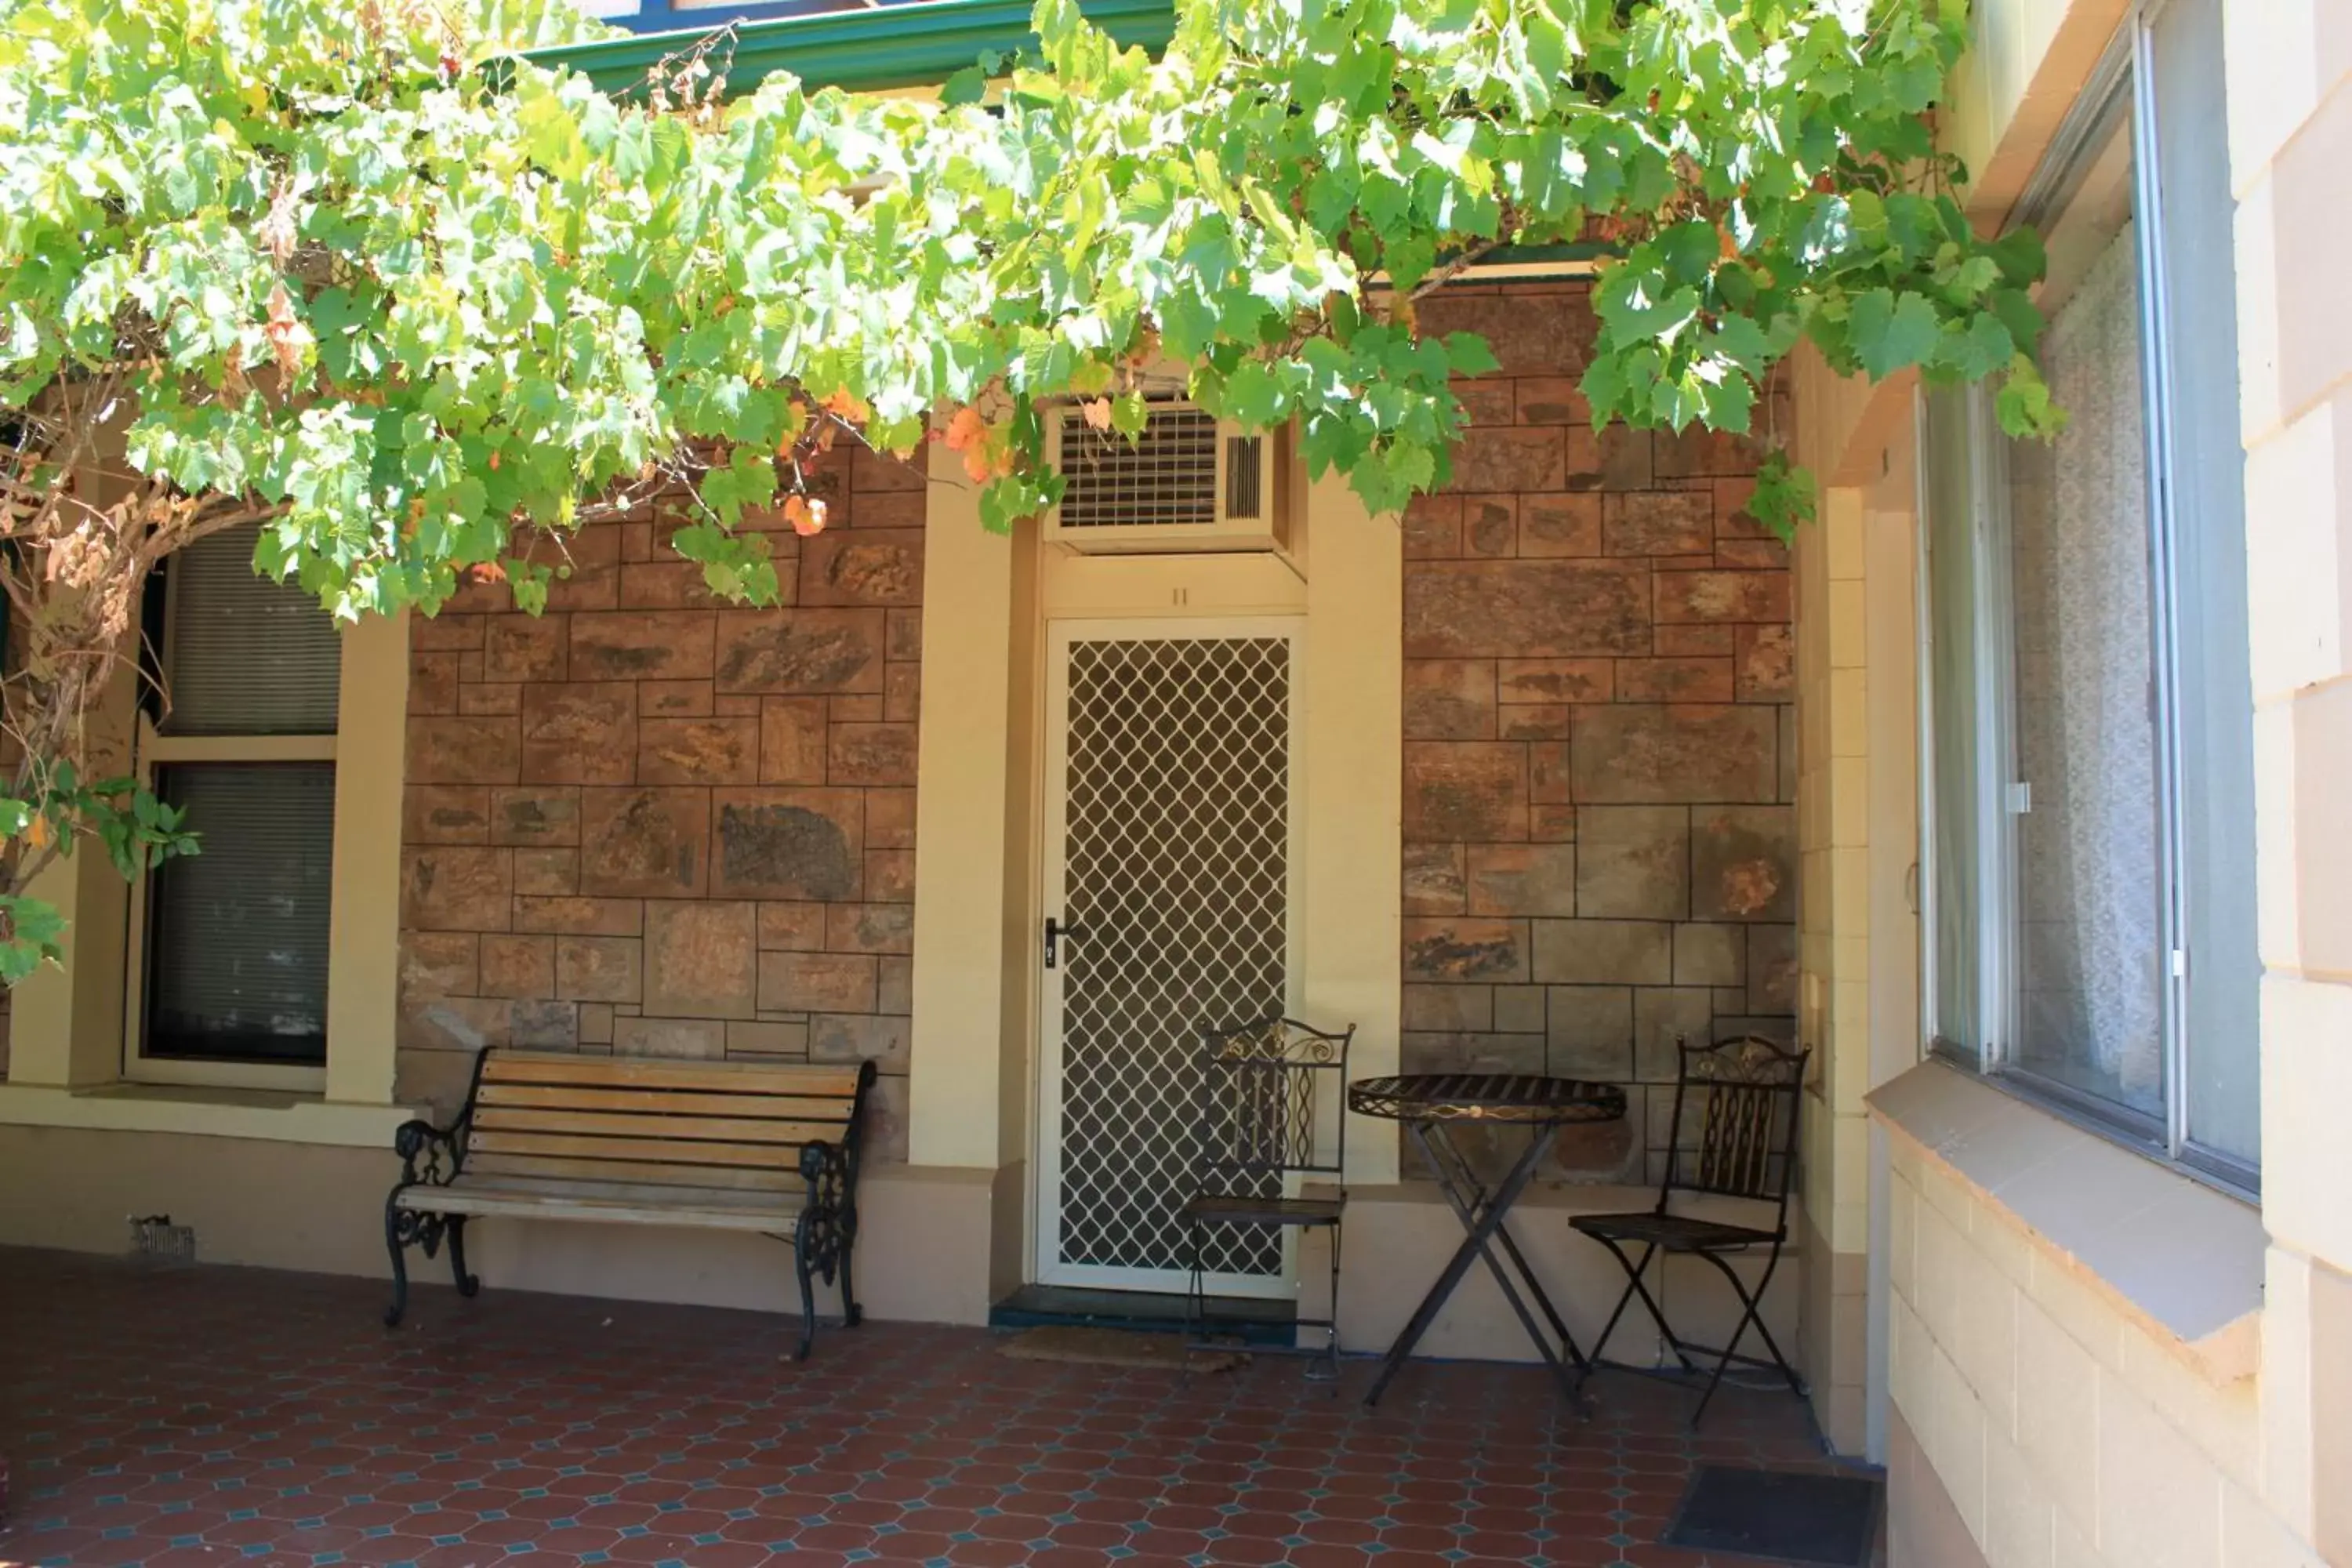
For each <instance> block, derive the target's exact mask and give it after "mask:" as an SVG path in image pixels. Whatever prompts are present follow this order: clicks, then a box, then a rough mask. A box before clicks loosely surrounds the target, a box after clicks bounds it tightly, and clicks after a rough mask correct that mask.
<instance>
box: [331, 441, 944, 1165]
mask: <svg viewBox="0 0 2352 1568" xmlns="http://www.w3.org/2000/svg"><path fill="white" fill-rule="evenodd" d="M838 458H839V460H837V461H832V462H830V463H829V465H828V466H827V467H826V468H825V469H824V471H823V472H822V473H820V474H819V475H818V476H817V477H816V482H817V485H818V488H819V489H820V491H821V493H824V494H825V495H826V496H827V498H828V499H829V500H830V501H831V511H830V521H831V526H830V527H829V528H828V529H827V531H825V532H824V533H823V534H820V535H818V536H816V537H815V538H813V539H809V540H805V541H803V540H799V539H796V538H795V537H794V536H793V533H792V532H791V531H789V530H788V529H786V528H784V527H783V525H782V521H781V520H780V519H763V520H761V526H764V527H767V528H769V529H770V530H771V531H770V535H769V536H770V539H771V541H772V544H773V546H774V552H775V556H776V559H777V562H778V566H779V572H780V575H781V576H782V580H783V591H784V598H785V606H784V607H782V608H775V609H764V610H754V609H744V608H740V607H738V606H735V605H729V604H726V603H724V602H722V601H719V600H717V599H715V598H713V597H712V596H711V595H709V593H708V592H707V591H706V590H705V589H704V587H703V585H702V569H701V568H700V567H699V566H697V565H695V564H693V563H690V562H687V561H683V560H681V559H679V558H678V556H677V554H676V553H675V552H673V551H672V550H671V549H670V547H669V544H668V541H667V534H668V532H669V531H670V530H671V528H672V527H673V526H674V523H673V521H667V520H665V519H664V518H663V517H661V516H658V515H656V513H653V512H650V511H649V512H647V513H646V514H645V515H644V516H642V517H640V518H638V519H636V520H635V521H625V522H621V523H617V524H610V525H599V526H596V527H593V528H590V529H588V530H585V531H583V532H582V533H581V534H580V535H579V536H578V537H577V538H576V539H574V540H573V541H572V543H571V550H572V557H573V560H574V563H575V569H574V571H573V574H572V576H571V578H570V579H569V580H568V581H562V582H559V583H558V584H556V585H555V587H554V589H553V592H552V594H551V601H550V605H549V608H548V611H547V613H546V614H545V615H543V616H538V617H532V616H526V615H522V614H520V613H518V612H516V611H514V610H512V609H511V608H500V607H499V601H500V600H502V599H503V598H504V591H503V589H497V588H494V587H490V586H484V587H481V588H478V589H477V588H468V589H467V592H466V594H465V595H461V596H460V598H459V599H458V600H457V601H456V602H453V603H452V604H451V605H449V606H448V607H447V608H446V609H445V610H444V611H443V612H442V614H441V615H439V616H436V617H435V618H433V619H430V620H426V619H422V618H419V619H417V620H415V622H413V623H412V624H413V628H414V629H413V632H412V637H411V659H412V663H413V668H412V671H411V678H410V687H409V712H408V717H407V724H408V762H407V781H406V789H405V800H404V807H405V810H404V818H405V819H404V823H403V826H402V835H401V837H402V873H403V879H402V889H401V925H402V934H401V1004H400V1026H399V1029H400V1034H399V1047H400V1056H399V1063H400V1083H399V1093H400V1095H401V1097H402V1098H403V1099H404V1100H409V1101H411V1102H417V1101H429V1102H431V1103H432V1104H434V1105H435V1106H436V1108H438V1109H440V1110H444V1111H447V1110H451V1109H454V1107H455V1106H456V1105H457V1103H458V1102H459V1101H460V1100H462V1099H463V1096H464V1092H465V1086H466V1081H467V1074H468V1072H469V1071H470V1068H471V1063H472V1058H473V1054H474V1053H475V1052H476V1051H477V1050H478V1049H479V1048H480V1047H483V1046H486V1045H507V1044H512V1045H516V1046H528V1047H532V1048H535V1049H549V1050H577V1051H583V1052H594V1053H606V1052H610V1053H614V1054H619V1055H632V1054H635V1055H650V1056H666V1057H701V1058H782V1059H814V1060H819V1061H841V1060H848V1059H852V1058H860V1057H871V1058H875V1059H876V1060H877V1062H879V1064H880V1066H881V1068H882V1071H883V1073H884V1075H885V1077H884V1078H883V1080H882V1084H881V1092H880V1095H879V1099H878V1106H877V1110H878V1115H877V1122H876V1125H875V1126H874V1128H873V1129H872V1132H871V1137H872V1140H873V1142H872V1143H871V1144H870V1145H869V1146H870V1147H871V1148H873V1149H874V1151H875V1152H877V1155H879V1156H880V1157H884V1158H904V1154H905V1110H906V1092H905V1091H906V1077H905V1075H906V1071H907V1058H908V1005H909V1004H908V994H909V984H910V974H909V966H910V963H911V962H912V961H911V958H910V956H909V954H910V952H911V951H912V941H913V927H914V902H913V900H914V896H915V895H914V888H915V837H914V835H915V745H916V742H915V735H916V711H917V704H918V701H919V678H920V657H921V634H922V619H921V610H920V606H921V603H922V584H923V532H922V528H923V512H924V500H923V480H922V479H921V477H920V475H919V474H918V473H916V472H915V471H913V470H911V469H908V468H903V467H900V466H898V465H896V464H891V463H887V462H883V461H880V460H877V459H875V458H872V457H871V455H869V454H865V453H859V454H857V455H856V458H855V460H852V459H851V458H849V456H848V455H847V454H840V455H838ZM352 717H354V716H348V715H347V716H346V721H347V722H348V721H351V719H352Z"/></svg>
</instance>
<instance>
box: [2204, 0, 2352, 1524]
mask: <svg viewBox="0 0 2352 1568" xmlns="http://www.w3.org/2000/svg"><path fill="white" fill-rule="evenodd" d="M2222 16H2223V31H2224V36H2223V59H2224V64H2225V67H2226V68H2227V71H2228V92H2229V119H2230V124H2229V139H2230V164H2231V185H2232V188H2233V190H2234V191H2235V193H2236V195H2237V197H2238V203H2239V205H2238V215H2237V235H2236V238H2237V246H2236V260H2237V285H2238V342H2239V384H2240V395H2241V398H2242V405H2241V410H2240V413H2241V418H2240V428H2241V434H2242V438H2243V440H2244V443H2245V450H2246V519H2247V536H2246V542H2247V563H2246V565H2247V578H2248V583H2249V585H2250V592H2251V595H2252V612H2253V613H2252V627H2253V639H2252V662H2253V687H2254V788H2255V797H2256V833H2257V839H2256V875H2257V879H2258V900H2259V908H2260V929H2261V942H2262V956H2263V967H2264V977H2263V1009H2262V1037H2263V1223H2264V1225H2265V1226H2267V1227H2268V1228H2269V1232H2270V1237H2271V1242H2272V1247H2271V1252H2270V1260H2269V1269H2268V1286H2267V1295H2266V1301H2267V1305H2266V1307H2265V1310H2264V1314H2263V1316H2264V1320H2265V1321H2264V1325H2263V1356H2264V1363H2263V1378H2262V1437H2263V1443H2262V1456H2263V1472H2262V1477H2261V1479H2262V1481H2263V1488H2262V1490H2263V1494H2264V1497H2265V1500H2266V1501H2267V1502H2268V1503H2269V1504H2270V1505H2271V1506H2272V1507H2273V1509H2274V1510H2276V1513H2277V1516H2278V1518H2279V1520H2280V1521H2282V1523H2283V1524H2284V1526H2285V1528H2286V1529H2287V1530H2289V1531H2292V1532H2293V1533H2294V1535H2296V1536H2298V1537H2301V1538H2303V1539H2305V1540H2307V1541H2308V1542H2310V1543H2311V1544H2312V1545H2313V1546H2314V1547H2315V1548H2316V1550H2317V1552H2318V1554H2319V1555H2320V1556H2321V1557H2322V1558H2324V1559H2326V1561H2328V1562H2330V1563H2336V1564H2339V1565H2340V1564H2344V1563H2352V1202H2347V1193H2352V1140H2347V1138H2346V1137H2345V1136H2344V1130H2343V1126H2342V1120H2343V1119H2342V1110H2343V1108H2344V1107H2345V1106H2346V1105H2347V1104H2352V1048H2348V1047H2347V1042H2352V832H2347V827H2346V824H2345V817H2344V807H2343V803H2344V792H2345V785H2344V780H2345V779H2346V778H2347V776H2352V773H2347V768H2352V647H2347V637H2346V627H2347V625H2352V313H2347V310H2345V307H2344V299H2343V284H2344V257H2345V255H2346V254H2347V249H2352V222H2347V210H2352V209H2347V204H2346V202H2345V199H2344V196H2345V191H2346V177H2347V176H2346V170H2347V168H2352V15H2347V8H2346V7H2345V5H2343V4H2342V0H2263V4H2260V5H2254V4H2248V3H2246V0H2232V3H2231V4H2229V5H2225V6H2224V9H2223V14H2222Z"/></svg>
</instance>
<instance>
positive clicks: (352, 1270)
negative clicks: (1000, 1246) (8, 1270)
mask: <svg viewBox="0 0 2352 1568" xmlns="http://www.w3.org/2000/svg"><path fill="white" fill-rule="evenodd" d="M399 1176H400V1163H399V1162H398V1161H397V1160H395V1159H394V1158H393V1155H392V1152H391V1148H390V1143H389V1140H388V1139H387V1140H382V1141H379V1142H377V1143H376V1144H375V1145H374V1146H373V1147H372V1148H338V1147H332V1146H328V1145H324V1144H309V1145H304V1144H295V1143H284V1142H262V1141H260V1140H257V1139H253V1138H249V1137H209V1136H201V1135H193V1134H186V1133H172V1132H155V1131H144V1132H123V1131H92V1130H89V1129H81V1128H23V1127H14V1128H8V1129H6V1130H5V1135H0V1237H5V1240H6V1241H7V1243H8V1244H10V1245H13V1246H28V1247H63V1248H68V1249H70V1250H73V1251H80V1252H98V1253H120V1252H121V1251H122V1250H123V1249H124V1247H125V1246H126V1245H127V1241H128V1237H127V1235H126V1232H125V1230H124V1227H123V1216H124V1215H130V1214H159V1213H168V1214H169V1215H171V1216H172V1217H173V1220H174V1221H176V1222H178V1223H179V1224H182V1225H188V1226H194V1228H195V1232H196V1257H197V1259H198V1261H200V1262H205V1263H230V1264H247V1265H252V1266H256V1267H259V1268H299V1269H308V1270H313V1271H317V1272H320V1273H328V1274H357V1275H362V1276H367V1277H370V1278H377V1279H386V1278H389V1275H390V1269H389V1268H388V1266H387V1264H386V1261H385V1254H384V1245H383V1201H384V1194H386V1193H388V1192H389V1191H390V1190H391V1189H392V1185H393V1184H394V1182H395V1181H397V1180H398V1179H399ZM994 1191H995V1173H993V1172H988V1171H977V1170H972V1169H970V1168H962V1169H945V1170H942V1169H936V1168H935V1169H930V1170H915V1169H911V1168H909V1167H907V1166H903V1165H900V1166H888V1165H886V1166H880V1167H877V1168H873V1169H871V1170H869V1171H868V1172H867V1173H866V1174H865V1175H864V1176H863V1177H862V1178H861V1179H860V1181H859V1184H858V1191H857V1201H858V1220H859V1229H858V1239H857V1254H856V1275H857V1291H858V1296H859V1299H860V1300H862V1301H864V1302H865V1304H866V1310H867V1311H868V1313H869V1314H870V1315H871V1316H873V1317H875V1318H877V1319H885V1320H890V1319H896V1320H901V1321H922V1322H947V1323H980V1322H984V1321H986V1319H987V1315H988V1302H989V1299H990V1298H989V1295H988V1291H987V1281H988V1256H987V1255H988V1234H989V1211H990V1206H991V1205H992V1202H993V1201H994ZM466 1239H467V1261H468V1262H469V1263H470V1264H472V1265H473V1267H474V1268H476V1269H477V1270H478V1272H479V1273H480V1275H481V1277H482V1279H483V1281H484V1286H485V1288H486V1289H491V1290H554V1291H562V1292H565V1293H571V1294H579V1295H590V1296H605V1297H611V1298H614V1299H615V1300H643V1301H683V1302H690V1303H695V1304H699V1305H704V1306H717V1307H740V1308H745V1309H748V1310H757V1311H772V1312H785V1311H793V1312H797V1311H798V1310H799V1302H798V1300H797V1296H796V1293H795V1288H794V1286H793V1278H792V1264H791V1258H792V1254H791V1251H790V1249H789V1248H787V1247H781V1246H779V1245H777V1244H776V1243H775V1242H773V1241H771V1240H768V1239H767V1238H765V1237H755V1236H745V1235H740V1234H736V1235H729V1234H724V1233H714V1232H709V1231H687V1230H667V1229H663V1228H660V1227H658V1226H604V1225H581V1224H556V1223H547V1222H524V1221H515V1220H499V1219H489V1220H480V1221H477V1222H476V1223H475V1224H474V1226H473V1227H472V1228H471V1229H469V1230H468V1231H467V1238H466ZM409 1278H410V1279H411V1280H412V1281H413V1282H415V1283H416V1284H419V1285H422V1286H425V1287H427V1288H428V1289H425V1291H424V1292H423V1293H422V1294H420V1295H419V1296H418V1297H417V1298H416V1300H415V1305H414V1307H413V1309H412V1311H413V1314H414V1321H413V1324H412V1328H411V1331H417V1332H430V1331H431V1327H432V1325H433V1323H434V1322H435V1321H436V1320H438V1319H442V1318H446V1317H450V1316H455V1315H457V1314H459V1313H462V1312H464V1311H465V1310H466V1303H465V1302H463V1301H462V1300H459V1299H458V1298H457V1295H456V1293H455V1292H454V1291H451V1290H449V1289H446V1288H445V1287H446V1283H447V1280H448V1274H447V1272H446V1265H442V1264H439V1263H438V1262H436V1260H433V1259H427V1258H425V1257H423V1255H421V1254H419V1253H415V1252H413V1251H412V1252H411V1253H410V1254H409ZM838 1300H839V1299H838V1297H837V1296H835V1295H833V1294H831V1293H830V1292H828V1291H827V1290H826V1289H825V1287H824V1285H823V1284H822V1283H820V1284H819V1285H818V1287H817V1307H818V1311H819V1313H820V1314H821V1315H824V1314H831V1313H833V1312H835V1311H837V1310H838V1308H837V1305H836V1303H837V1301H838ZM785 1333H786V1330H785V1329H783V1328H780V1329H779V1330H778V1334H779V1340H780V1342H782V1339H783V1336H784V1335H785ZM823 1346H824V1336H823V1332H822V1331H820V1338H819V1349H818V1352H817V1353H818V1354H819V1355H823V1354H824V1348H823Z"/></svg>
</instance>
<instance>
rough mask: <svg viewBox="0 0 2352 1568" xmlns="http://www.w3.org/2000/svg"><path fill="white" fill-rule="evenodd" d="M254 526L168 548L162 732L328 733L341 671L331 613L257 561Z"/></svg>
mask: <svg viewBox="0 0 2352 1568" xmlns="http://www.w3.org/2000/svg"><path fill="white" fill-rule="evenodd" d="M254 538H255V531H254V530H252V529H250V528H237V529H230V530H228V531H226V532H222V533H215V534H213V535H211V536H210V537H208V538H205V539H201V540H198V541H197V542H195V543H194V544H192V545H190V546H189V547H188V548H187V549H185V550H183V551H180V552H177V553H176V554H174V555H173V557H172V562H171V564H170V566H169V567H168V568H166V570H167V571H168V572H169V573H170V574H171V580H170V584H169V599H170V604H171V613H170V614H171V619H170V630H169V632H168V633H167V639H168V643H169V646H168V647H167V648H166V649H165V653H166V656H167V658H168V663H169V677H170V679H169V680H168V682H167V685H168V688H169V690H170V695H171V707H170V709H169V710H167V712H166V713H165V716H164V719H163V726H162V727H163V732H164V733H165V734H167V735H331V734H333V733H334V732H335V706H336V698H337V693H338V690H339V689H340V687H341V679H342V638H341V636H340V635H339V634H338V633H337V632H336V629H335V622H334V617H333V616H330V615H328V614H327V613H326V612H325V611H324V610H322V609H320V608H319V603H318V601H317V600H315V599H313V598H312V597H310V595H308V594H306V593H304V592H303V591H302V590H301V589H300V588H299V587H296V586H293V585H292V584H285V583H273V582H271V581H270V580H269V579H268V578H266V577H262V576H259V575H257V574H255V572H254V570H253V543H254Z"/></svg>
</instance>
